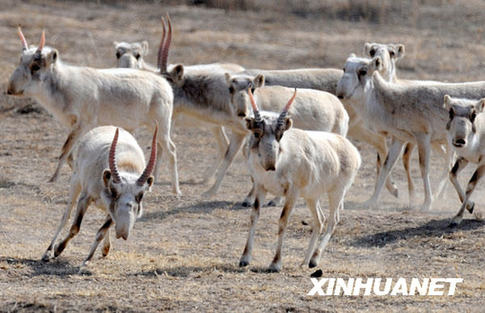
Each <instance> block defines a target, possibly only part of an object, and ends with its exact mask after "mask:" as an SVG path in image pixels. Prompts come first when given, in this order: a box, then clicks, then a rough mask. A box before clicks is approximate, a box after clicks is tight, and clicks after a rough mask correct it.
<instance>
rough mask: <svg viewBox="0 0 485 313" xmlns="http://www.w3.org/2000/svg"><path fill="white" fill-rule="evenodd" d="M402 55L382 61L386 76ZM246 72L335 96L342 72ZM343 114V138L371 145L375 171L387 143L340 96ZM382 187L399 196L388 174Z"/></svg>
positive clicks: (275, 83) (269, 81)
mask: <svg viewBox="0 0 485 313" xmlns="http://www.w3.org/2000/svg"><path fill="white" fill-rule="evenodd" d="M398 57H399V58H400V57H402V55H399V56H398V55H397V54H396V56H395V57H392V58H391V60H390V61H392V62H393V63H391V62H389V63H384V66H383V68H382V72H383V73H385V76H386V77H388V73H390V72H391V71H392V69H393V68H395V66H394V62H395V59H396V58H398ZM238 74H246V75H248V74H249V75H257V74H262V75H264V77H265V85H266V86H284V87H289V88H309V89H315V90H321V91H326V92H329V93H331V94H334V95H336V96H338V92H337V84H338V82H339V80H340V79H341V78H342V75H343V71H342V70H340V69H334V68H301V69H291V70H257V69H248V70H245V71H244V72H242V73H238ZM341 101H342V103H343V104H344V107H345V109H346V110H347V113H348V114H349V130H348V133H347V137H349V138H351V139H354V140H359V141H363V142H365V143H368V144H370V145H371V146H373V147H374V148H375V149H376V151H377V174H379V170H380V168H381V165H382V164H381V163H382V161H383V160H384V159H385V157H386V155H387V151H388V150H387V144H386V138H385V137H384V136H380V135H376V133H375V132H372V131H370V130H369V129H368V128H367V127H365V125H364V123H363V121H362V119H361V118H360V117H359V116H358V115H357V114H356V113H355V112H354V109H353V108H352V106H351V105H350V104H349V103H347V100H346V99H341ZM386 188H387V190H389V192H390V193H391V194H392V195H393V196H395V197H398V196H399V190H398V188H397V186H396V184H395V183H393V181H392V179H391V178H390V177H389V178H388V179H387V181H386Z"/></svg>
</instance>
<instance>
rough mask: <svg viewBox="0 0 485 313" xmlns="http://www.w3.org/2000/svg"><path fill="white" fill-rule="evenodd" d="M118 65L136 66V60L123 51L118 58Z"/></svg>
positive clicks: (124, 66)
mask: <svg viewBox="0 0 485 313" xmlns="http://www.w3.org/2000/svg"><path fill="white" fill-rule="evenodd" d="M118 67H122V68H138V61H137V59H136V58H135V57H134V56H132V55H131V54H129V53H125V54H123V55H122V56H121V57H120V58H119V59H118Z"/></svg>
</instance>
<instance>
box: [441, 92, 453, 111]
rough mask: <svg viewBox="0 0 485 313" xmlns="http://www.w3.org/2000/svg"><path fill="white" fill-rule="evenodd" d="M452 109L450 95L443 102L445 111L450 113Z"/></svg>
mask: <svg viewBox="0 0 485 313" xmlns="http://www.w3.org/2000/svg"><path fill="white" fill-rule="evenodd" d="M450 108H451V97H450V96H449V95H445V97H444V100H443V109H445V110H447V111H449V110H450Z"/></svg>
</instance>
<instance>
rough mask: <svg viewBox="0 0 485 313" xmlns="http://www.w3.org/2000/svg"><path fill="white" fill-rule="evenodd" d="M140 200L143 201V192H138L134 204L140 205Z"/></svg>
mask: <svg viewBox="0 0 485 313" xmlns="http://www.w3.org/2000/svg"><path fill="white" fill-rule="evenodd" d="M142 199H143V192H140V193H139V194H137V195H136V197H135V200H136V202H138V203H140V202H141V200H142Z"/></svg>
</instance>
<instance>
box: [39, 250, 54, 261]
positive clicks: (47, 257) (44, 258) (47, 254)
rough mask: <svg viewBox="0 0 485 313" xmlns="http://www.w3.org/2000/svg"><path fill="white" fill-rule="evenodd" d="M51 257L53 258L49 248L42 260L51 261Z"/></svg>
mask: <svg viewBox="0 0 485 313" xmlns="http://www.w3.org/2000/svg"><path fill="white" fill-rule="evenodd" d="M51 258H52V253H51V251H50V250H49V251H46V252H45V253H44V255H43V256H42V259H41V260H42V261H43V262H49V260H50V259H51Z"/></svg>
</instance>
